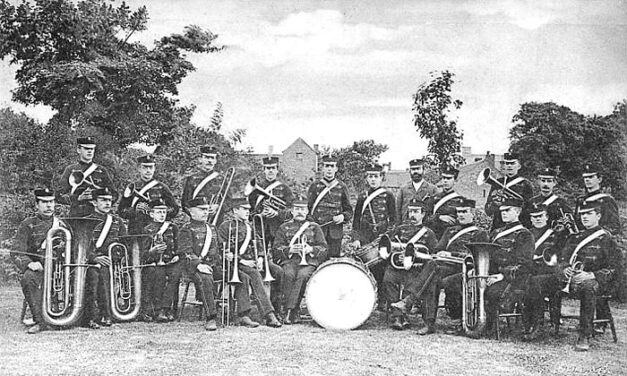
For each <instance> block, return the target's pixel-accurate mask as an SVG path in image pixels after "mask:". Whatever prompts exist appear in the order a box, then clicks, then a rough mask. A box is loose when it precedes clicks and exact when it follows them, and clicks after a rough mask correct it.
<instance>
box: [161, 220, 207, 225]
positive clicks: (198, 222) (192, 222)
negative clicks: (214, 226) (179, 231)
mask: <svg viewBox="0 0 627 376" xmlns="http://www.w3.org/2000/svg"><path fill="white" fill-rule="evenodd" d="M152 223H154V224H156V225H159V224H160V223H157V222H152ZM189 223H190V224H193V225H204V224H205V223H206V222H203V221H197V220H195V219H192V220H190V221H189Z"/></svg>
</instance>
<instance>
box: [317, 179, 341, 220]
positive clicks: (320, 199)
mask: <svg viewBox="0 0 627 376" xmlns="http://www.w3.org/2000/svg"><path fill="white" fill-rule="evenodd" d="M323 183H324V182H323ZM324 184H326V183H324ZM338 184H339V182H338V181H337V180H333V182H331V184H329V185H327V186H326V187H325V188H324V189H323V190H322V191H321V192H320V194H319V195H318V197H316V201H314V204H313V205H312V206H311V213H312V214H313V213H314V212H315V211H316V208H317V207H318V204H319V203H320V201H322V199H323V198H324V196H326V195H327V194H328V193H329V192H331V190H332V189H333V188H335V186H337V185H338Z"/></svg>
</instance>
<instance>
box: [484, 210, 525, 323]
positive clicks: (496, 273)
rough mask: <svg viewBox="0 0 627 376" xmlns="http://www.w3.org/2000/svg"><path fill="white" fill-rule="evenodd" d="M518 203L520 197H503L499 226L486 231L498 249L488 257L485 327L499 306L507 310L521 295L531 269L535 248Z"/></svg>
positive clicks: (494, 317)
mask: <svg viewBox="0 0 627 376" xmlns="http://www.w3.org/2000/svg"><path fill="white" fill-rule="evenodd" d="M522 206H523V201H522V200H518V199H515V198H506V199H505V200H503V201H502V203H501V206H499V211H500V217H501V218H502V220H503V226H502V227H500V228H498V229H496V230H493V231H492V232H491V233H490V240H491V242H492V243H496V244H498V245H500V246H501V249H500V250H499V251H498V252H495V253H494V254H491V257H490V270H489V274H490V278H488V280H487V283H486V284H487V288H486V290H485V298H486V307H485V309H486V314H487V330H488V331H489V330H490V329H491V328H493V327H494V324H495V323H496V320H497V319H498V318H497V316H496V314H497V310H498V309H499V306H500V310H501V312H510V311H511V310H512V309H513V307H512V305H513V304H514V303H515V302H516V301H517V300H519V298H520V297H522V295H523V293H524V291H525V284H526V283H527V281H528V279H529V278H528V277H529V275H530V273H531V269H532V265H533V253H534V250H535V248H534V243H533V235H532V234H531V232H530V231H529V230H527V229H526V228H525V227H524V226H523V225H522V224H521V223H520V220H519V216H520V213H521V211H522ZM496 216H499V215H498V214H497V215H496ZM496 216H495V217H496Z"/></svg>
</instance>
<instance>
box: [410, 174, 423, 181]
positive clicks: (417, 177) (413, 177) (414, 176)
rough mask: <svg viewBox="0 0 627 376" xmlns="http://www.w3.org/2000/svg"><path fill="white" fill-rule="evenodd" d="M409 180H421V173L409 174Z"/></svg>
mask: <svg viewBox="0 0 627 376" xmlns="http://www.w3.org/2000/svg"><path fill="white" fill-rule="evenodd" d="M411 180H412V181H413V182H416V183H418V182H419V181H421V180H422V174H411Z"/></svg>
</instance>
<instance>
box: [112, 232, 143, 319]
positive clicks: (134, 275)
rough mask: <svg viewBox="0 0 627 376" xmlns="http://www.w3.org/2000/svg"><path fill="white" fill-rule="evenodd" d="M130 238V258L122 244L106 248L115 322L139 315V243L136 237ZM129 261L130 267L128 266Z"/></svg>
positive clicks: (126, 248) (115, 243)
mask: <svg viewBox="0 0 627 376" xmlns="http://www.w3.org/2000/svg"><path fill="white" fill-rule="evenodd" d="M131 237H133V240H134V241H133V243H132V245H131V255H130V256H129V253H128V247H127V246H126V245H125V244H123V243H120V242H113V243H111V244H109V247H108V248H107V251H108V254H109V258H110V259H111V264H110V265H109V286H110V289H109V290H110V292H109V294H110V301H111V302H110V303H111V315H112V316H113V317H114V318H115V319H116V320H117V321H130V320H133V319H134V318H135V317H137V315H138V314H139V310H140V306H141V268H140V267H138V266H139V264H140V260H139V242H138V237H137V236H131ZM129 261H130V262H131V263H132V265H129ZM131 269H133V270H132V271H131Z"/></svg>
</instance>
